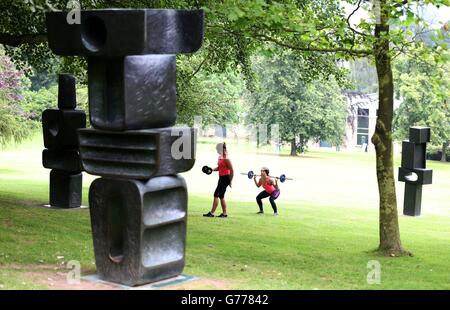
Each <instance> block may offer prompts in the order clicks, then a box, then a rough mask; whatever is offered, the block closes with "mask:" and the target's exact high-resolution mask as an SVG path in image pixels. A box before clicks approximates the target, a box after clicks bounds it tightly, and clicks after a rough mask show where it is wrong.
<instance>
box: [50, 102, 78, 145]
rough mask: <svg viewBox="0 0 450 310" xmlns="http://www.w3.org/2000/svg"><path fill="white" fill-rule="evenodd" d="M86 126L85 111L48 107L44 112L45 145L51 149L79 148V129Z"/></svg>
mask: <svg viewBox="0 0 450 310" xmlns="http://www.w3.org/2000/svg"><path fill="white" fill-rule="evenodd" d="M85 127H86V114H85V113H84V112H83V111H79V110H57V109H47V110H45V111H44V112H43V113H42V129H43V133H44V146H45V147H46V148H48V149H50V150H63V149H76V148H78V138H77V129H78V128H85Z"/></svg>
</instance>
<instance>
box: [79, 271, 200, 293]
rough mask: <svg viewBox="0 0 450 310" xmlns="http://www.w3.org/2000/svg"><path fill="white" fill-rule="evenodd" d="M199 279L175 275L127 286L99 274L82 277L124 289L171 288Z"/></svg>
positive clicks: (82, 278) (84, 279)
mask: <svg viewBox="0 0 450 310" xmlns="http://www.w3.org/2000/svg"><path fill="white" fill-rule="evenodd" d="M198 279H199V278H197V277H194V276H188V275H179V276H177V277H173V278H170V279H166V280H162V281H158V282H153V283H150V284H144V285H140V286H127V285H123V284H119V283H115V282H109V281H105V280H102V279H100V277H99V276H98V275H97V274H93V275H88V276H84V277H81V280H83V281H88V282H92V283H101V284H105V285H110V286H111V288H117V289H124V290H159V289H162V288H170V287H171V286H177V285H182V284H184V283H187V282H191V281H195V280H198Z"/></svg>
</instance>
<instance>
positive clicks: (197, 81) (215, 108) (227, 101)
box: [177, 52, 245, 125]
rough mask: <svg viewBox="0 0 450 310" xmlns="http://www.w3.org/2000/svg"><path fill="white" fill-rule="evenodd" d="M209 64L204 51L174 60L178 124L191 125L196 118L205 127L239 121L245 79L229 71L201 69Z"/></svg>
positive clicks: (237, 73)
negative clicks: (175, 61) (198, 118)
mask: <svg viewBox="0 0 450 310" xmlns="http://www.w3.org/2000/svg"><path fill="white" fill-rule="evenodd" d="M208 61H210V59H209V58H208V57H207V55H204V52H201V53H198V54H194V55H189V56H186V55H180V56H178V58H177V110H178V117H177V119H178V123H184V124H191V125H192V124H193V121H194V117H195V116H201V117H202V122H203V123H204V124H221V125H225V124H232V123H237V122H238V121H239V113H240V110H241V108H240V106H241V98H242V96H243V93H244V90H245V83H244V80H243V79H242V77H241V75H240V74H239V72H235V71H233V70H231V69H226V70H225V71H224V72H223V73H217V72H215V70H214V69H212V70H209V69H206V70H201V69H202V68H203V66H205V67H208V66H209V67H210V65H209V64H208ZM210 69H211V67H210ZM208 71H209V72H208Z"/></svg>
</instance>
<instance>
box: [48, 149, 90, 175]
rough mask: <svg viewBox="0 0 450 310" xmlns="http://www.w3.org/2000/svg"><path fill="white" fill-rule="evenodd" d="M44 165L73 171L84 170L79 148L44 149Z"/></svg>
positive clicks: (49, 167)
mask: <svg viewBox="0 0 450 310" xmlns="http://www.w3.org/2000/svg"><path fill="white" fill-rule="evenodd" d="M42 165H43V166H44V168H47V169H56V170H64V171H67V172H71V173H80V172H81V171H82V166H81V158H80V154H79V153H78V150H56V151H52V150H44V151H43V152H42Z"/></svg>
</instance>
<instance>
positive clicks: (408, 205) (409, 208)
mask: <svg viewBox="0 0 450 310" xmlns="http://www.w3.org/2000/svg"><path fill="white" fill-rule="evenodd" d="M421 205H422V185H415V184H408V183H405V200H404V202H403V214H404V215H409V216H419V215H420V211H421V210H420V209H421Z"/></svg>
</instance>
